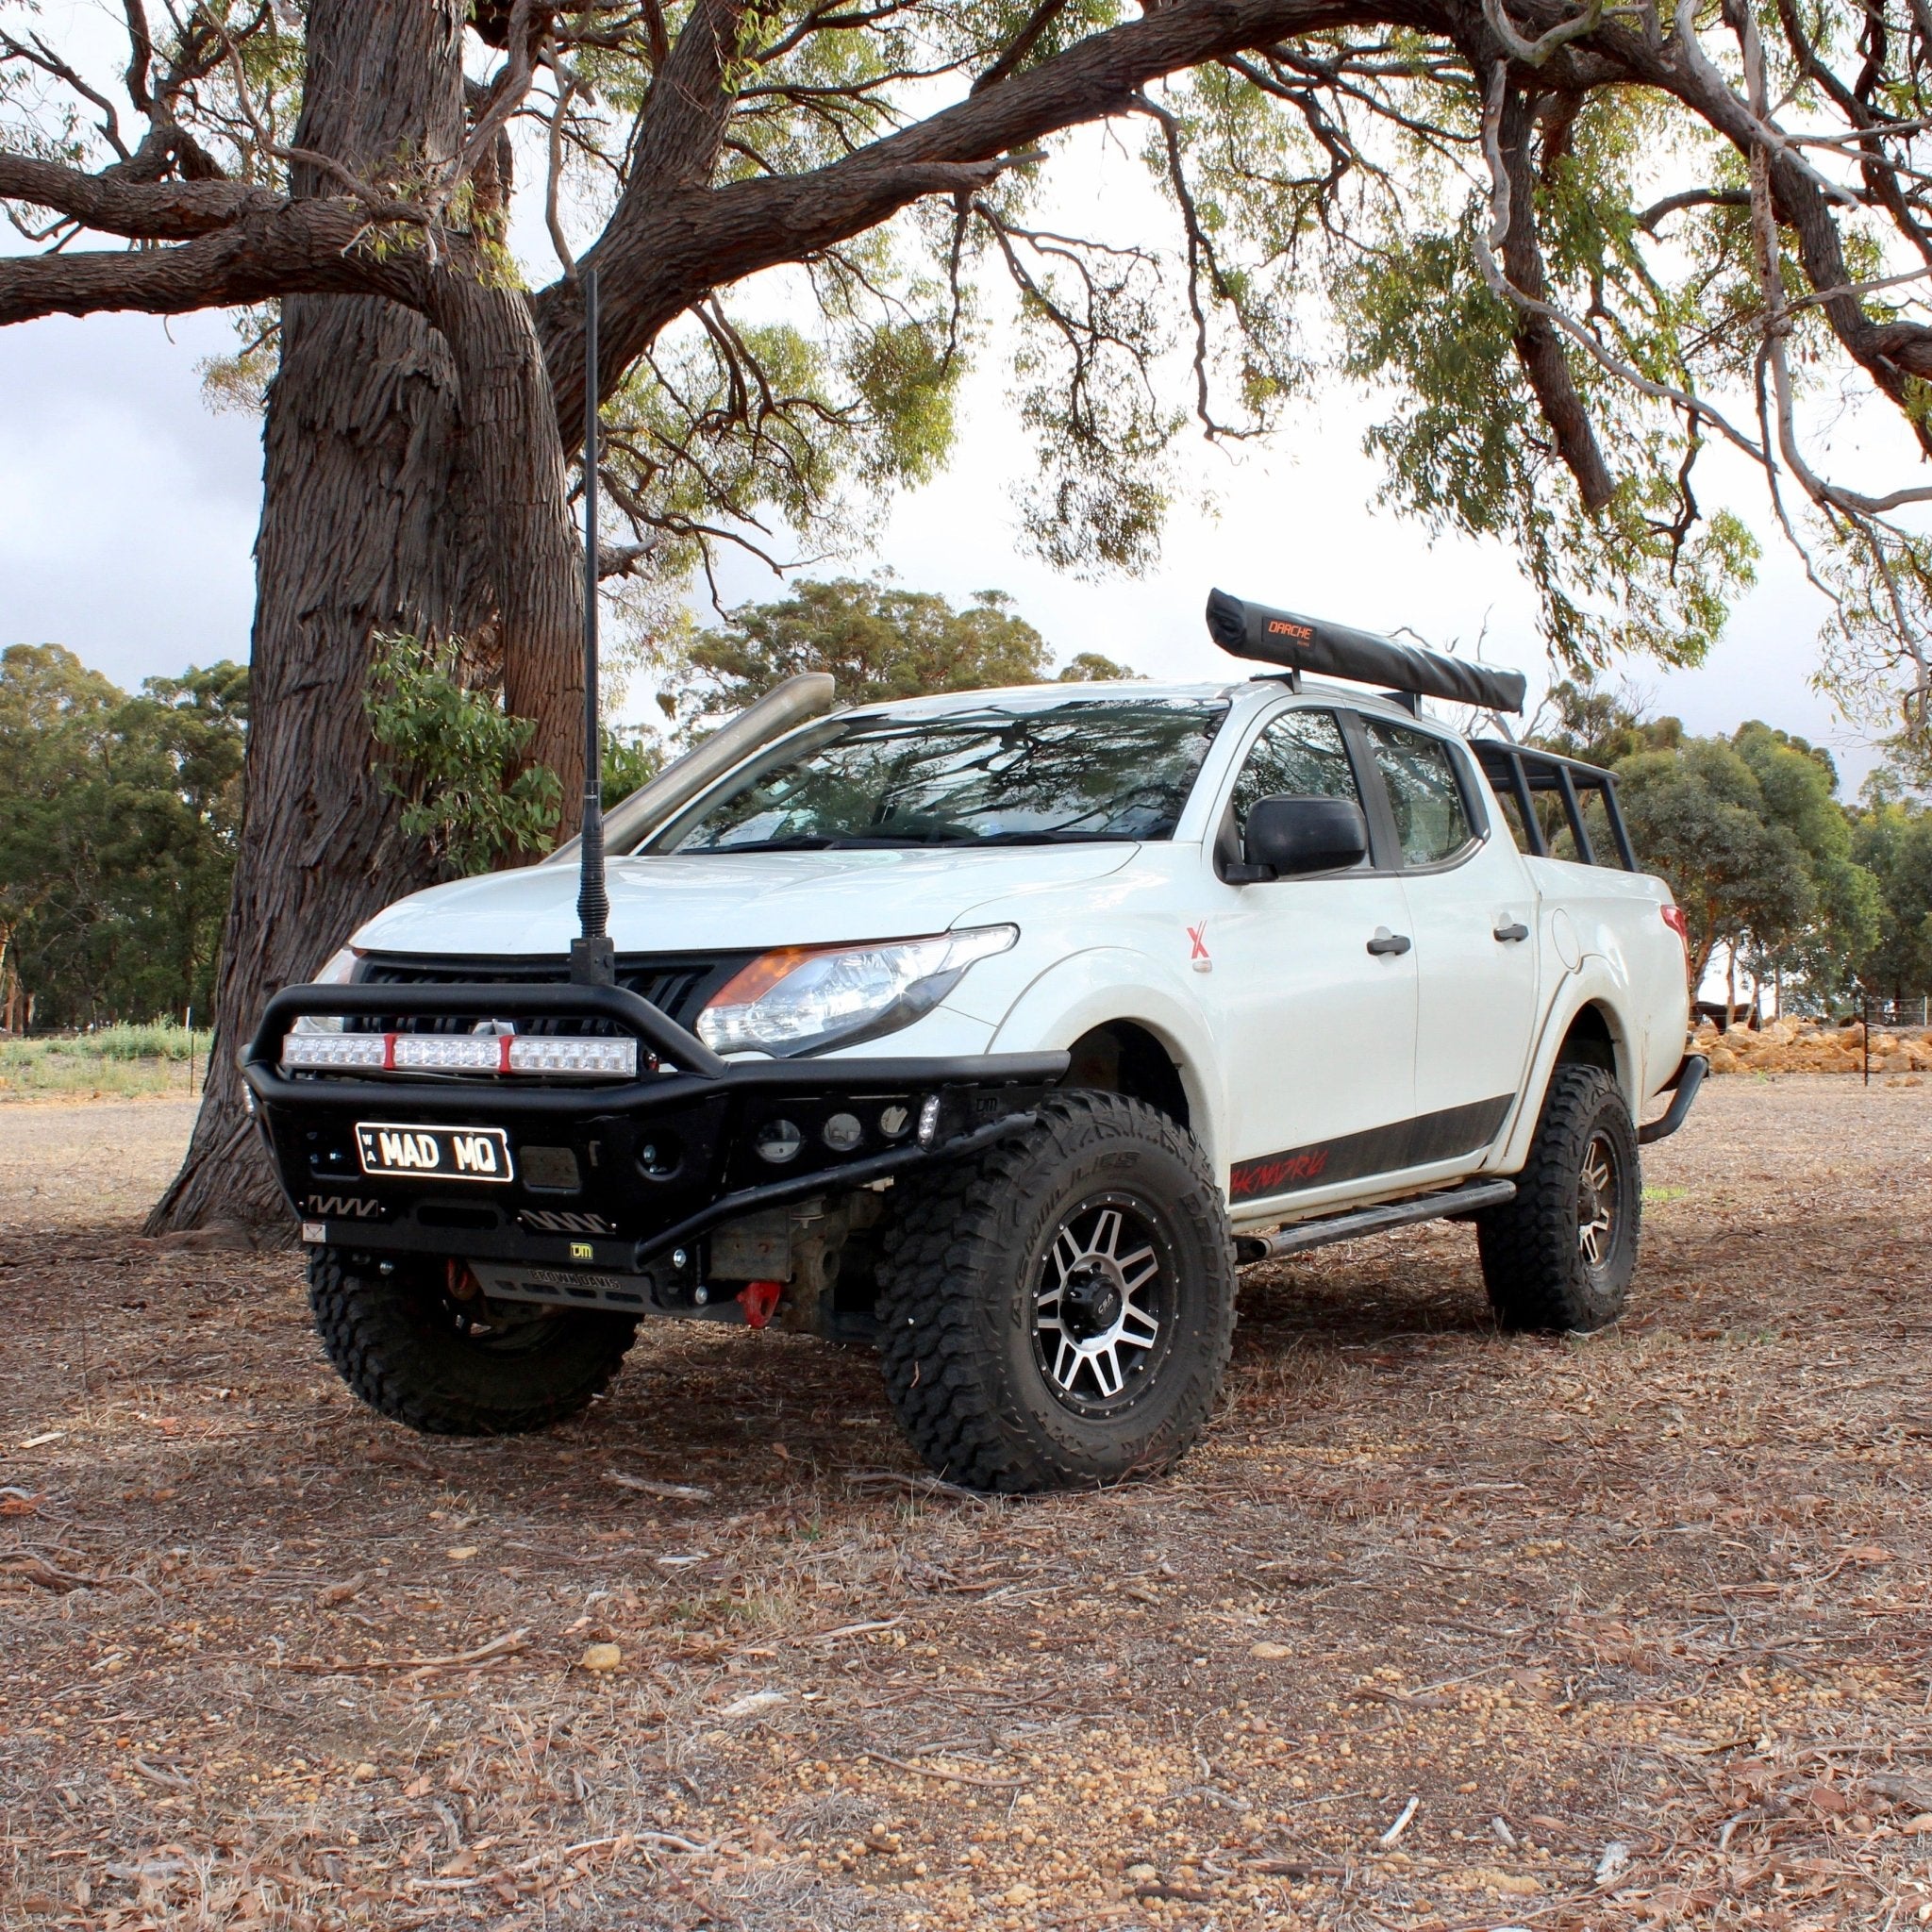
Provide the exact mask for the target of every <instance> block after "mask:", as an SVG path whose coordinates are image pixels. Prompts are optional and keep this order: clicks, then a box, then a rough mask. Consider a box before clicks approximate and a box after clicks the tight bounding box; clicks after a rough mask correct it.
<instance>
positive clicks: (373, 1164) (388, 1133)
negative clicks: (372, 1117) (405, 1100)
mask: <svg viewBox="0 0 1932 1932" xmlns="http://www.w3.org/2000/svg"><path fill="white" fill-rule="evenodd" d="M356 1152H357V1154H358V1156H359V1157H360V1158H361V1161H362V1172H363V1173H364V1174H377V1175H380V1176H381V1177H382V1178H384V1179H388V1180H439V1181H508V1180H514V1179H515V1178H516V1172H515V1170H514V1169H513V1168H512V1167H511V1165H510V1158H509V1136H508V1134H507V1133H505V1131H504V1130H503V1129H502V1128H501V1127H421V1126H415V1125H412V1124H409V1123H408V1122H397V1121H358V1122H357V1123H356Z"/></svg>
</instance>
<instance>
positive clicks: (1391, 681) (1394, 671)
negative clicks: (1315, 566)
mask: <svg viewBox="0 0 1932 1932" xmlns="http://www.w3.org/2000/svg"><path fill="white" fill-rule="evenodd" d="M1208 635H1209V636H1210V637H1212V638H1213V640H1214V641H1215V642H1216V643H1217V644H1219V645H1220V646H1221V648H1222V649H1223V650H1224V651H1229V652H1232V653H1233V655H1234V656H1235V657H1237V658H1258V659H1260V661H1261V662H1262V663H1264V664H1279V665H1282V666H1284V667H1285V668H1286V669H1288V670H1290V671H1306V672H1307V673H1309V674H1310V675H1313V676H1316V677H1345V678H1347V679H1348V680H1349V681H1350V682H1351V683H1354V684H1376V685H1380V686H1381V687H1382V688H1383V689H1384V690H1386V691H1413V692H1414V693H1415V694H1416V695H1417V696H1419V697H1425V698H1446V699H1448V700H1449V701H1450V702H1451V703H1452V704H1458V705H1480V706H1481V707H1482V708H1484V709H1485V710H1489V711H1519V712H1520V711H1521V710H1522V709H1523V699H1524V691H1525V689H1526V686H1525V682H1524V675H1523V673H1522V672H1520V671H1492V670H1491V669H1489V668H1488V667H1487V666H1486V665H1482V664H1471V663H1467V662H1465V661H1464V660H1463V659H1462V658H1444V657H1442V656H1441V655H1440V654H1438V653H1437V652H1435V651H1424V650H1422V649H1420V648H1419V647H1418V646H1417V645H1414V644H1398V643H1397V642H1396V641H1395V640H1394V639H1393V638H1383V637H1377V636H1376V635H1375V634H1374V632H1373V631H1366V630H1354V629H1351V628H1350V627H1349V626H1348V625H1345V624H1327V623H1324V621H1323V620H1322V619H1320V618H1317V617H1297V616H1296V615H1295V614H1294V612H1292V611H1291V610H1271V609H1270V608H1268V607H1267V606H1266V605H1265V604H1247V603H1243V602H1242V601H1241V598H1239V597H1230V596H1229V595H1228V594H1227V592H1226V591H1208Z"/></svg>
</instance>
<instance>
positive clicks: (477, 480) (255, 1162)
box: [149, 0, 581, 1233]
mask: <svg viewBox="0 0 1932 1932" xmlns="http://www.w3.org/2000/svg"><path fill="white" fill-rule="evenodd" d="M465 11H466V9H465V8H463V6H462V5H461V4H460V0H456V4H454V5H452V0H440V4H438V5H436V6H429V5H425V4H422V0H336V4H333V5H330V6H327V7H318V8H314V9H313V10H312V12H311V15H310V38H309V52H308V59H309V80H308V102H307V105H306V108H305V113H304V124H303V129H302V132H301V133H300V134H299V136H298V141H299V143H300V144H301V145H303V146H308V147H313V148H319V149H321V150H322V151H324V152H327V153H331V154H334V155H337V156H338V157H340V158H342V159H343V160H345V161H346V162H347V163H348V164H349V165H351V166H358V165H360V166H364V167H368V166H371V165H373V164H374V163H375V162H376V161H377V160H379V159H380V158H382V157H384V156H387V155H391V154H394V153H396V152H398V151H399V149H400V147H401V146H402V144H403V143H404V142H413V143H414V144H416V145H417V146H418V147H419V148H421V147H425V146H426V148H427V149H428V150H429V151H430V152H431V153H432V154H441V155H448V154H451V153H453V152H455V149H456V146H457V143H458V142H459V140H460V138H461V133H462V108H461V99H462V94H461V81H462V75H461V68H460V63H459V58H458V55H459V49H460V39H461V22H462V19H463V17H464V13H465ZM408 75H414V76H415V81H414V83H412V82H411V81H410V80H409V79H408V78H407V77H405V76H408ZM436 324H437V325H436V326H432V325H430V324H429V323H428V322H426V321H425V320H424V319H423V318H422V317H420V316H418V315H416V314H414V313H413V312H411V311H410V310H408V309H406V308H401V307H399V306H396V305H394V304H391V303H389V302H386V301H382V300H379V299H374V298H364V297H351V296H305V297H300V298H291V300H289V301H288V302H286V303H285V304H284V305H283V317H282V331H283V333H282V366H281V371H280V374H279V375H277V377H276V380H275V389H274V392H273V394H272V396H271V398H270V402H269V411H268V421H267V425H266V430H265V439H264V440H265V447H266V458H267V460H266V468H265V474H264V496H263V504H262V518H261V530H260V536H259V538H258V542H257V546H256V572H257V583H258V589H257V601H256V620H255V636H254V653H253V673H252V676H253V682H252V685H251V690H250V726H249V741H248V761H247V772H246V816H245V821H244V824H243V829H242V849H241V855H240V859H239V862H238V865H237V868H236V876H235V887H234V895H233V898H232V901H231V903H230V907H229V912H228V924H227V929H226V933H225V939H224V943H223V952H222V969H221V975H220V981H219V985H218V989H217V993H216V1007H215V1038H214V1044H213V1048H212V1053H211V1058H210V1059H209V1074H208V1087H207V1091H206V1094H205V1097H204V1099H203V1102H202V1108H201V1112H200V1115H199V1116H198V1118H197V1120H196V1122H195V1129H194V1137H193V1141H192V1145H191V1146H190V1149H189V1153H188V1158H187V1161H186V1163H185V1164H184V1165H183V1167H182V1169H181V1172H180V1174H178V1175H177V1176H176V1177H175V1182H174V1184H173V1186H172V1187H171V1188H170V1189H169V1191H168V1192H167V1194H166V1195H165V1196H164V1197H163V1198H162V1200H161V1201H160V1202H159V1203H158V1206H157V1207H156V1208H155V1210H154V1212H153V1214H152V1215H151V1217H150V1219H149V1228H150V1230H151V1231H152V1232H157V1233H158V1232H161V1231H164V1230H168V1229H178V1228H189V1227H199V1226H203V1225H206V1224H208V1223H209V1222H213V1221H223V1220H234V1221H241V1222H244V1223H253V1224H274V1223H275V1222H278V1221H280V1220H282V1219H283V1218H284V1217H285V1216H286V1213H287V1209H286V1208H285V1207H284V1205H283V1203H282V1201H281V1198H280V1195H279V1192H278V1191H277V1190H276V1188H275V1182H274V1179H273V1177H272V1175H271V1174H270V1170H269V1166H268V1162H267V1160H266V1159H265V1158H263V1155H262V1153H261V1150H260V1148H259V1146H258V1143H257V1141H256V1139H255V1135H254V1130H253V1128H252V1126H251V1124H250V1123H249V1121H248V1119H247V1116H246V1113H245V1111H244V1108H243V1106H242V1083H241V1079H240V1076H239V1074H238V1073H237V1071H236V1064H235V1056H236V1052H237V1050H238V1048H239V1047H240V1046H241V1045H242V1043H244V1042H245V1041H246V1040H247V1039H248V1037H249V1035H250V1034H251V1033H252V1031H253V1030H254V1027H255V1024H256V1022H257V1020H258V1017H259V1014H260V1010H261V1007H262V1004H263V1002H264V1001H265V1000H266V999H267V998H268V996H269V995H270V994H271V993H272V992H274V991H276V990H278V989H279V988H280V987H283V986H285V985H289V984H291V983H292V982H297V981H300V980H303V979H306V978H308V977H309V976H311V975H312V974H314V972H315V971H316V969H317V968H318V967H320V966H321V965H322V963H323V962H324V961H325V959H326V958H328V956H329V955H330V953H331V952H333V951H334V950H335V948H336V947H337V946H339V945H340V944H341V942H342V941H343V940H344V939H346V938H347V937H348V935H349V934H350V932H351V931H353V930H354V928H355V927H356V926H357V925H358V924H361V923H362V922H363V921H364V920H366V919H368V918H369V917H370V916H371V915H372V914H373V913H375V911H377V910H379V909H380V908H382V907H383V906H385V905H387V904H388V903H390V902H391V900H393V899H395V898H396V897H398V896H400V895H401V894H402V893H403V892H405V891H409V890H411V889H412V888H414V887H416V886H419V885H422V884H425V883H426V882H427V876H428V875H427V873H426V871H425V865H426V858H425V855H424V854H423V853H422V852H421V851H420V850H418V851H415V852H412V851H411V850H409V849H408V845H407V843H406V841H404V840H403V839H402V837H401V835H400V833H399V831H398V828H397V824H396V817H397V813H396V808H395V804H394V801H393V800H391V798H390V797H388V796H387V795H386V794H385V792H384V791H383V789H382V787H381V785H380V784H379V783H378V781H377V779H376V778H375V775H374V772H373V769H372V768H373V765H374V762H375V759H374V750H375V747H374V745H373V743H372V741H371V739H370V736H369V730H368V725H367V723H366V720H365V717H364V712H363V708H362V694H363V690H364V685H365V681H366V678H367V675H368V670H369V662H370V652H371V641H372V639H373V638H374V637H375V634H376V633H377V632H382V631H406V632H409V633H412V634H414V635H418V636H425V637H427V636H438V637H444V638H447V637H459V638H462V639H463V640H464V641H465V642H466V644H468V645H470V646H471V650H470V654H469V655H470V656H471V658H473V659H474V660H479V661H482V662H484V663H487V664H489V665H491V666H492V667H496V668H500V671H501V675H502V677H503V681H504V686H505V690H506V692H507V695H508V701H509V705H510V708H511V709H513V710H515V711H517V712H518V713H520V714H521V715H524V716H528V717H534V718H536V719H537V720H538V725H539V728H538V735H537V740H536V742H535V744H534V745H533V747H532V751H533V756H535V757H537V758H541V759H542V761H543V762H545V763H547V764H549V765H550V766H551V767H552V768H553V769H554V770H556V771H557V772H558V775H559V776H560V777H561V778H562V780H563V784H564V796H565V798H566V799H568V798H570V797H571V796H573V795H574V792H575V790H576V789H578V788H579V783H580V781H579V777H578V773H579V770H580V765H579V758H580V748H579V744H578V740H577V736H576V729H575V704H574V703H573V698H574V697H575V694H576V692H577V691H580V689H581V678H580V675H575V667H576V666H577V663H578V659H577V657H576V654H575V649H574V639H575V625H576V615H577V609H578V605H577V595H578V592H577V588H576V568H575V560H576V555H577V553H576V549H575V539H574V537H573V534H572V529H571V523H570V516H569V508H568V502H567V498H566V479H565V470H564V460H563V454H562V450H561V448H560V446H559V443H558V434H557V425H556V420H555V416H554V413H553V409H552V405H551V400H550V390H549V383H548V378H547V376H546V375H545V373H544V369H543V363H542V358H541V352H540V349H539V347H538V342H537V337H536V332H535V328H534V326H533V325H532V321H531V316H530V311H529V306H528V303H527V301H526V299H525V297H524V296H523V295H522V294H521V293H520V292H517V291H511V290H499V289H491V288H488V287H485V286H483V285H482V284H480V283H478V284H475V285H473V286H469V287H465V288H463V289H462V290H461V291H459V292H458V293H457V294H455V295H453V296H451V297H450V298H449V300H448V301H447V302H446V304H445V307H444V312H441V313H439V315H438V316H437V318H436Z"/></svg>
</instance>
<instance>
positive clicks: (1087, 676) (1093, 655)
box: [1059, 651, 1134, 684]
mask: <svg viewBox="0 0 1932 1932" xmlns="http://www.w3.org/2000/svg"><path fill="white" fill-rule="evenodd" d="M1133 675H1134V673H1133V672H1131V671H1129V670H1128V669H1127V667H1126V666H1125V665H1124V664H1116V663H1115V662H1114V661H1113V659H1112V658H1103V657H1102V656H1101V654H1100V653H1099V652H1098V651H1075V652H1074V655H1073V656H1072V657H1071V658H1068V660H1067V661H1066V662H1065V663H1064V664H1062V665H1061V666H1060V674H1059V681H1060V682H1061V683H1062V684H1108V683H1110V682H1112V681H1113V680H1114V679H1115V678H1120V677H1132V676H1133Z"/></svg>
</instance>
